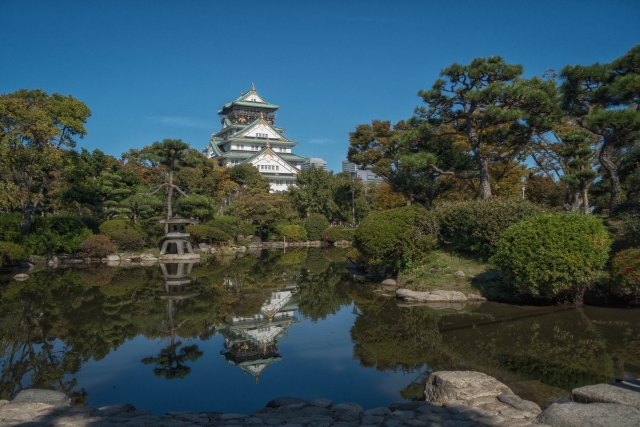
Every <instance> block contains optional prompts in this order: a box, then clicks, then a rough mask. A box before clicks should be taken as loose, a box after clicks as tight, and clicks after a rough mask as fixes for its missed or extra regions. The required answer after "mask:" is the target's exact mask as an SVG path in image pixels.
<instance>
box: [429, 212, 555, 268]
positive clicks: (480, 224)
mask: <svg viewBox="0 0 640 427" xmlns="http://www.w3.org/2000/svg"><path fill="white" fill-rule="evenodd" d="M435 213H436V216H437V218H438V224H439V225H440V236H441V238H442V240H443V242H445V243H449V244H451V245H453V247H454V248H455V249H456V250H457V251H460V252H467V253H473V254H477V255H480V256H481V257H482V258H484V259H487V258H489V257H490V256H491V255H492V254H493V253H495V249H496V245H497V243H498V240H499V239H500V236H501V235H502V233H504V232H505V231H506V230H507V229H508V228H509V227H510V226H511V225H513V224H516V223H518V222H520V221H523V220H525V219H527V218H530V217H532V216H534V215H539V214H541V213H544V209H543V208H542V207H541V206H539V205H536V204H533V203H530V202H528V201H525V200H513V199H502V200H501V199H494V200H491V201H488V202H485V201H483V200H474V201H470V202H456V203H445V204H443V205H441V206H439V207H438V208H437V209H436V210H435Z"/></svg>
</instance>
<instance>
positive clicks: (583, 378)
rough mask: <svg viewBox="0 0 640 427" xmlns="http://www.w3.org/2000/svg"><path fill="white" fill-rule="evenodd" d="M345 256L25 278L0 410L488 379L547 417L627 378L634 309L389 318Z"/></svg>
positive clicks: (251, 402)
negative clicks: (29, 403)
mask: <svg viewBox="0 0 640 427" xmlns="http://www.w3.org/2000/svg"><path fill="white" fill-rule="evenodd" d="M346 267H347V264H346V260H345V258H344V251H342V250H339V249H337V248H330V249H322V250H321V249H313V248H310V249H306V248H305V249H299V250H287V252H286V253H283V252H282V250H280V251H276V250H272V251H263V252H262V253H258V254H253V255H251V254H247V255H245V256H243V257H240V258H237V259H224V258H223V259H217V260H216V259H214V260H212V261H210V262H202V263H195V264H161V265H157V264H156V265H154V266H150V267H107V266H104V265H99V266H95V265H90V266H86V265H85V266H77V267H63V268H57V269H54V270H46V269H43V270H41V271H33V272H32V273H30V278H29V279H28V280H26V281H23V282H17V281H8V280H7V281H5V282H4V283H3V284H2V287H1V288H0V291H1V299H0V329H1V331H2V339H1V340H0V361H1V363H2V374H1V378H0V398H3V399H10V398H11V397H12V396H14V395H15V394H16V393H17V392H18V391H19V390H20V389H22V388H27V387H39V388H56V389H59V390H62V391H64V392H66V393H69V394H72V395H73V396H74V397H75V398H76V401H77V402H78V403H80V404H82V403H86V404H88V405H91V406H94V407H99V406H104V405H110V404H117V403H132V404H133V405H135V406H136V407H137V408H145V409H148V410H150V411H152V412H154V413H155V414H163V413H164V412H166V411H193V412H196V413H197V412H201V411H224V412H236V413H250V412H252V411H255V410H257V409H259V408H262V407H263V406H264V405H265V404H266V403H267V402H268V401H269V400H271V399H272V398H275V397H279V396H296V397H300V398H303V399H311V398H314V397H324V398H328V399H331V400H333V401H334V402H335V403H338V402H345V401H355V402H358V403H360V404H361V405H363V406H364V407H365V408H367V407H376V406H383V405H389V404H390V403H393V402H399V401H403V400H411V399H419V398H421V396H422V391H423V388H424V381H425V380H426V378H427V377H428V375H429V372H432V371H435V370H475V371H481V372H485V373H487V374H489V375H492V376H495V377H496V378H498V379H499V380H500V381H503V382H505V383H506V384H508V385H509V386H510V387H511V388H512V389H513V391H514V392H515V393H517V394H519V395H520V396H521V397H523V398H525V399H530V400H534V401H536V402H538V403H539V404H541V405H545V404H548V403H549V402H551V401H554V400H557V399H563V398H566V397H567V396H568V395H569V392H570V390H571V389H572V388H574V387H578V386H582V385H586V384H594V383H599V382H611V381H614V380H616V379H622V378H638V377H640V310H638V309H615V308H598V307H583V308H581V309H575V308H571V307H558V306H555V307H528V306H515V305H506V304H498V303H491V302H485V303H482V304H477V305H467V306H411V307H403V306H401V305H399V304H398V303H397V302H396V300H395V298H392V297H388V296H384V295H383V293H381V292H380V290H378V289H376V286H375V285H372V284H367V283H365V282H364V281H363V280H362V277H360V276H355V275H353V274H352V273H350V272H349V271H348V270H347V268H346Z"/></svg>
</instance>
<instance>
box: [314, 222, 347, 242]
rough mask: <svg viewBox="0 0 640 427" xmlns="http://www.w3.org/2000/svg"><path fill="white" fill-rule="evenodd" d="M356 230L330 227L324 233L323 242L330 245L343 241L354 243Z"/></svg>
mask: <svg viewBox="0 0 640 427" xmlns="http://www.w3.org/2000/svg"><path fill="white" fill-rule="evenodd" d="M354 236H355V229H353V228H344V227H343V226H341V225H338V226H335V227H329V228H327V229H325V230H324V231H323V232H322V240H324V241H325V242H329V243H335V242H339V241H341V240H347V241H349V242H352V241H353V238H354Z"/></svg>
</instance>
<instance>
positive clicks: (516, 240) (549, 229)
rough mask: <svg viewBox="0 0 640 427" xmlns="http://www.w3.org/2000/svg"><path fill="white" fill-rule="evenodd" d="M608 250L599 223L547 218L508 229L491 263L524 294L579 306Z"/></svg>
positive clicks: (584, 217) (564, 216) (561, 215)
mask: <svg viewBox="0 0 640 427" xmlns="http://www.w3.org/2000/svg"><path fill="white" fill-rule="evenodd" d="M610 247H611V238H610V236H609V233H608V232H607V230H606V228H605V227H604V225H603V223H602V220H600V219H599V218H597V217H594V216H592V215H578V214H567V213H548V214H542V215H538V216H534V217H531V218H529V219H526V220H524V221H522V222H520V223H518V224H514V225H512V226H511V227H509V229H508V230H507V231H505V232H504V233H503V235H502V237H501V238H500V240H499V242H498V244H497V251H496V253H495V255H494V256H493V257H492V258H491V261H492V262H493V263H494V264H495V265H496V266H497V267H498V269H499V270H500V271H501V272H502V274H503V275H504V276H505V277H506V279H507V281H508V282H509V283H510V284H512V285H513V286H515V288H516V289H517V290H518V291H519V292H521V293H524V294H530V295H541V296H546V297H552V296H557V295H559V294H561V293H567V294H569V296H571V297H573V298H575V301H576V302H577V303H580V302H582V296H583V294H584V291H585V290H586V289H587V288H588V287H589V285H590V284H591V283H592V282H593V280H594V279H595V277H596V274H597V272H598V270H599V269H601V268H602V267H603V266H604V264H605V263H606V262H607V258H608V253H609V248H610Z"/></svg>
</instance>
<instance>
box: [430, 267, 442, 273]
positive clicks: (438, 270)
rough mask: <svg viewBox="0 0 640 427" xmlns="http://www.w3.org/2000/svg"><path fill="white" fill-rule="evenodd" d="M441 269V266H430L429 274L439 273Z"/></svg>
mask: <svg viewBox="0 0 640 427" xmlns="http://www.w3.org/2000/svg"><path fill="white" fill-rule="evenodd" d="M441 271H442V269H441V268H430V269H429V273H431V274H438V273H440V272H441Z"/></svg>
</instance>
